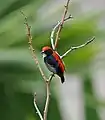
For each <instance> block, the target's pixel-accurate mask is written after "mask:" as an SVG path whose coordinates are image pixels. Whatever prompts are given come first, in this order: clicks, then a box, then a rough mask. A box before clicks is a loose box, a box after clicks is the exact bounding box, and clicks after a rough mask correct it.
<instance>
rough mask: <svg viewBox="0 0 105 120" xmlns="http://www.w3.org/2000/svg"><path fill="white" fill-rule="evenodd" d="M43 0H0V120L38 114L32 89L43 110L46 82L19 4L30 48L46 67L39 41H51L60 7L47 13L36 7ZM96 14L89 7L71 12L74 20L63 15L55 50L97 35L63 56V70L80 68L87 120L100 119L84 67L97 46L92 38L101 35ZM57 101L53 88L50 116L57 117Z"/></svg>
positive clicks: (58, 119) (33, 117) (23, 119)
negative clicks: (86, 11) (85, 12)
mask: <svg viewBox="0 0 105 120" xmlns="http://www.w3.org/2000/svg"><path fill="white" fill-rule="evenodd" d="M46 1H47V0H8V1H6V0H2V1H0V120H38V119H39V118H38V115H37V114H36V113H35V112H36V111H35V109H34V106H33V93H34V91H36V92H37V97H38V105H39V107H40V109H41V111H43V106H44V102H45V92H44V91H45V86H44V83H43V80H42V78H41V76H40V73H39V71H38V70H37V68H36V65H35V63H34V61H33V59H32V56H31V53H30V51H29V50H28V44H27V36H26V28H25V26H24V17H23V16H22V15H21V13H20V10H22V11H24V13H25V14H26V15H27V17H28V21H29V24H30V25H31V27H32V29H31V30H32V36H33V45H34V48H35V49H36V51H37V56H38V58H39V61H40V63H41V66H42V68H44V69H45V72H46V73H47V72H48V71H47V69H46V68H45V66H44V64H43V60H42V57H41V55H40V51H41V48H42V46H44V45H50V39H49V38H50V32H51V30H52V28H53V27H54V25H55V24H56V22H57V21H58V20H60V18H61V14H62V9H63V6H62V7H61V8H59V9H56V8H54V9H55V12H53V13H52V14H50V15H49V14H48V15H46V14H47V12H46V9H47V8H46V9H45V10H44V11H43V12H42V11H41V12H40V8H41V7H42V6H43V5H44V4H45V3H46ZM48 7H49V6H48ZM72 11H73V13H75V12H74V11H75V9H73V8H71V9H70V10H69V12H71V13H72ZM42 15H43V16H44V15H45V17H42ZM74 15H75V14H74ZM74 15H73V16H74ZM54 16H55V17H54ZM99 17H101V15H99V14H96V13H92V14H91V15H89V14H88V15H87V16H84V17H83V16H82V18H79V17H74V20H71V21H68V22H67V23H66V24H65V26H64V28H63V30H62V33H61V39H60V41H59V48H58V51H59V53H61V54H63V53H64V51H66V50H67V49H69V48H70V46H76V45H79V44H81V43H84V42H85V41H86V40H87V39H88V38H91V36H96V38H97V39H96V40H95V42H94V43H92V44H91V45H89V46H87V47H85V48H83V49H80V50H78V51H75V52H73V53H71V54H70V55H68V56H67V57H66V58H65V59H64V61H65V64H66V69H67V73H69V72H70V73H79V74H81V75H82V76H84V80H85V81H84V95H85V96H86V97H85V99H86V100H85V103H86V106H85V110H86V120H99V116H98V115H97V113H96V107H97V105H98V104H97V100H96V99H95V98H94V94H93V92H92V86H91V77H90V73H89V70H88V68H89V63H90V61H91V60H92V59H93V58H94V56H95V55H96V54H97V51H98V49H97V46H98V43H97V41H98V40H99V39H100V36H101V37H102V35H103V31H99V30H98V27H97V20H98V19H99ZM86 68H87V69H86ZM86 73H87V75H86ZM52 87H53V84H52ZM88 95H89V96H88ZM58 102H59V101H58V100H57V98H56V97H55V93H54V91H53V89H52V96H51V104H50V108H49V115H48V117H49V120H61V119H62V118H61V113H60V111H59V107H58ZM95 103H96V104H95ZM53 116H54V118H53Z"/></svg>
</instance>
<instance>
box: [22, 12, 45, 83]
mask: <svg viewBox="0 0 105 120" xmlns="http://www.w3.org/2000/svg"><path fill="white" fill-rule="evenodd" d="M21 14H22V15H23V16H24V18H25V25H26V28H27V36H28V43H29V49H30V51H31V53H32V56H33V58H34V61H35V63H36V65H37V66H38V69H39V71H40V73H41V76H42V77H43V79H44V81H45V82H46V81H47V78H46V76H45V75H44V72H43V70H42V69H41V67H40V64H39V61H38V59H37V56H36V53H35V49H34V48H33V45H32V36H31V31H30V26H29V25H28V22H27V17H26V15H25V14H24V13H23V12H22V11H21Z"/></svg>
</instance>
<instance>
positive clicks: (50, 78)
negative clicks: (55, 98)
mask: <svg viewBox="0 0 105 120" xmlns="http://www.w3.org/2000/svg"><path fill="white" fill-rule="evenodd" d="M53 77H54V74H52V75H51V76H50V77H49V80H48V81H46V94H47V98H46V104H45V108H44V119H43V120H47V115H48V107H49V102H50V83H51V80H52V78H53Z"/></svg>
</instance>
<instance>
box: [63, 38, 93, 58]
mask: <svg viewBox="0 0 105 120" xmlns="http://www.w3.org/2000/svg"><path fill="white" fill-rule="evenodd" d="M94 39H95V37H92V38H91V39H90V40H88V41H87V42H85V43H84V44H82V45H79V46H76V47H71V48H70V49H69V50H67V52H65V53H64V54H63V55H62V56H61V58H64V57H65V56H66V55H67V54H68V53H69V52H72V51H73V50H76V49H79V48H82V47H85V46H86V45H88V44H89V43H91V42H92V41H94Z"/></svg>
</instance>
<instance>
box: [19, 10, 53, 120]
mask: <svg viewBox="0 0 105 120" xmlns="http://www.w3.org/2000/svg"><path fill="white" fill-rule="evenodd" d="M21 14H22V15H23V16H24V17H25V25H26V28H27V32H28V34H27V36H28V43H29V48H30V50H31V52H32V56H33V58H34V61H35V63H36V65H37V66H38V69H39V71H40V73H41V75H42V77H43V80H44V81H45V83H46V88H47V89H46V93H47V98H46V104H45V109H44V117H42V115H41V112H40V110H39V109H38V106H37V104H36V95H35V96H34V107H35V108H36V110H37V113H38V115H39V117H40V119H41V120H47V113H48V106H49V100H50V82H51V80H52V78H53V77H54V74H52V75H51V76H50V77H49V79H47V78H46V76H45V75H44V73H43V71H42V69H41V67H40V64H39V61H38V59H37V56H36V54H35V50H34V48H33V46H32V36H31V32H30V26H29V25H28V22H27V17H26V16H25V14H24V13H23V12H22V11H21Z"/></svg>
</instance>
